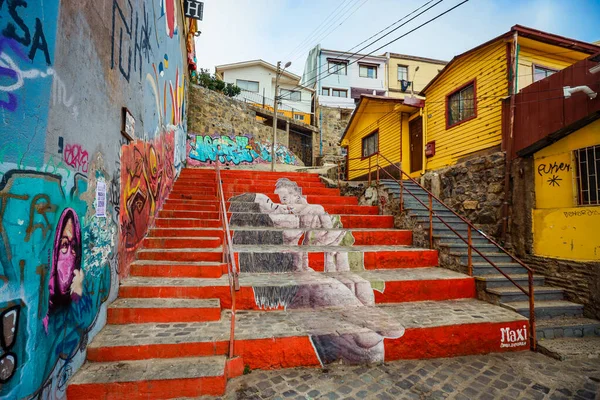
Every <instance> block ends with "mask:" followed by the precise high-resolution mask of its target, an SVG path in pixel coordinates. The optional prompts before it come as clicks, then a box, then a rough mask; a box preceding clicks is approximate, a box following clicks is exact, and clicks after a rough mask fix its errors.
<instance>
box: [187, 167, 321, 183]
mask: <svg viewBox="0 0 600 400" xmlns="http://www.w3.org/2000/svg"><path fill="white" fill-rule="evenodd" d="M179 177H180V178H204V179H211V178H212V179H215V177H216V172H215V170H214V169H210V170H201V169H194V168H184V169H182V170H181V173H180V175H179ZM280 178H288V179H291V180H295V181H303V182H305V181H306V182H321V178H320V177H319V175H318V174H311V173H305V172H289V171H285V172H283V171H282V172H271V171H250V170H241V169H232V170H227V169H221V179H223V180H227V179H252V180H260V179H269V180H277V179H280Z"/></svg>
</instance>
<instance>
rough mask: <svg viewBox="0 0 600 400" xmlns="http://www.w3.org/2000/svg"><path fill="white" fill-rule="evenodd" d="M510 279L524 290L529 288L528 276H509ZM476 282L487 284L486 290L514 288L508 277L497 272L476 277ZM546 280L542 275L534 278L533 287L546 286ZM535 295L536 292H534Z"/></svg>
mask: <svg viewBox="0 0 600 400" xmlns="http://www.w3.org/2000/svg"><path fill="white" fill-rule="evenodd" d="M508 276H510V278H511V279H512V280H513V281H515V282H517V283H518V284H519V285H521V286H522V287H523V288H525V289H527V288H528V287H529V277H528V275H527V274H508ZM475 280H476V281H478V282H482V283H484V284H485V287H486V288H489V289H491V288H497V287H507V286H509V287H510V286H513V287H514V285H513V284H512V282H511V281H509V280H508V279H506V277H505V276H504V275H502V274H499V273H498V272H497V271H496V274H490V275H480V276H475ZM544 282H545V279H544V277H543V276H541V275H534V276H533V285H534V286H544ZM534 293H535V292H534Z"/></svg>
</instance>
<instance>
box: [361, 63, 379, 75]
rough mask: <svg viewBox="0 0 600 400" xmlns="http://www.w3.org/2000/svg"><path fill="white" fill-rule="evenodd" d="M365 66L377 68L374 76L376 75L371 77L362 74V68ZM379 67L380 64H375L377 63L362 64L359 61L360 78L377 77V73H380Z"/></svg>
mask: <svg viewBox="0 0 600 400" xmlns="http://www.w3.org/2000/svg"><path fill="white" fill-rule="evenodd" d="M363 67H366V68H374V69H375V76H374V77H370V76H362V75H361V74H360V71H361V69H362V68H363ZM378 69H379V66H378V65H375V64H361V63H358V77H359V78H366V79H377V75H378V71H377V70H378Z"/></svg>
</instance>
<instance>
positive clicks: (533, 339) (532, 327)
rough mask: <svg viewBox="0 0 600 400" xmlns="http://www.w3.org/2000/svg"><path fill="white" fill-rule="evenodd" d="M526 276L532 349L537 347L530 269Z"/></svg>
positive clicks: (531, 273)
mask: <svg viewBox="0 0 600 400" xmlns="http://www.w3.org/2000/svg"><path fill="white" fill-rule="evenodd" d="M527 275H528V276H527V278H528V280H529V330H530V332H531V334H530V338H531V339H530V340H531V349H532V350H533V351H535V350H536V348H537V333H536V331H535V304H534V293H533V272H532V271H531V270H529V271H527Z"/></svg>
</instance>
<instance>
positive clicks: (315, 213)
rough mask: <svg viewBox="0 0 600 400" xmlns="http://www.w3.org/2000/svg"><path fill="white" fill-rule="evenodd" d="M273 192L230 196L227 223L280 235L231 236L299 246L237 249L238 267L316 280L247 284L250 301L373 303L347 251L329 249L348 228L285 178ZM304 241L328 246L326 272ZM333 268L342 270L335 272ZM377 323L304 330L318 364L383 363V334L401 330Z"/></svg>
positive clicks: (342, 242)
mask: <svg viewBox="0 0 600 400" xmlns="http://www.w3.org/2000/svg"><path fill="white" fill-rule="evenodd" d="M274 193H275V194H276V195H277V196H278V197H279V201H280V203H274V202H273V201H271V199H270V198H269V197H268V196H266V195H265V194H262V193H244V194H242V195H238V196H234V197H232V198H230V199H229V202H230V203H231V206H230V208H229V211H230V212H232V213H233V214H232V217H231V220H230V223H231V225H232V226H246V227H255V228H276V229H282V230H281V231H279V232H277V233H280V235H279V236H264V235H263V236H262V237H260V239H259V240H253V239H257V238H258V237H257V236H254V237H252V236H250V237H248V235H244V234H243V233H239V232H236V233H234V236H233V241H234V243H236V244H244V245H249V244H253V245H257V246H264V245H283V246H299V247H300V250H299V251H287V252H285V251H284V252H281V253H280V252H274V253H268V254H267V253H263V254H261V255H262V256H263V257H256V253H241V254H240V256H239V265H240V271H241V272H242V273H244V272H258V273H282V272H283V273H285V272H288V273H297V274H301V275H303V277H306V276H310V277H311V278H312V279H314V280H315V283H316V284H315V285H297V286H293V285H292V286H287V287H284V288H282V287H278V286H262V287H253V291H254V300H255V302H256V306H257V307H258V308H259V309H265V310H269V309H281V308H283V309H290V310H291V309H304V308H321V307H363V306H374V305H375V297H374V294H373V289H372V288H371V283H370V282H369V281H367V280H366V279H364V278H362V277H360V276H358V275H355V274H352V273H351V268H350V262H349V259H348V258H349V252H348V251H335V247H337V246H352V244H353V243H354V237H353V236H352V232H350V231H348V230H345V229H343V226H342V223H341V222H340V219H339V217H336V216H332V215H329V214H328V213H327V212H325V209H324V208H323V206H321V205H318V204H309V203H308V201H307V200H306V197H304V196H303V195H302V188H301V187H299V186H298V184H297V183H296V182H294V181H291V180H290V179H288V178H280V179H279V180H277V182H276V184H275V190H274ZM248 217H250V218H248ZM269 239H271V240H269ZM304 246H323V247H325V246H326V247H328V248H329V249H328V250H326V251H324V252H323V255H324V265H323V271H324V272H326V273H331V275H330V276H325V275H321V274H319V273H318V272H317V271H315V270H313V269H312V268H311V267H310V266H309V257H308V253H307V252H304V251H302V247H304ZM331 247H333V249H331ZM265 256H266V257H265ZM357 261H358V262H357V263H353V264H354V269H356V270H360V269H362V270H364V267H363V266H362V260H361V259H360V258H359V259H358V260H357ZM335 273H342V274H343V275H341V276H339V277H338V276H337V275H336V274H335ZM382 291H383V290H382ZM384 319H385V318H384ZM387 319H389V318H387ZM322 322H323V323H327V322H326V321H322ZM377 325H378V320H377V318H374V319H373V320H372V321H370V322H369V323H368V324H367V326H364V324H363V325H357V326H356V332H355V333H347V334H342V335H331V334H329V335H319V333H318V332H319V327H318V326H312V327H311V326H307V327H306V329H307V332H309V335H310V341H311V344H312V345H313V347H314V349H315V351H316V355H317V357H318V359H319V362H320V364H321V365H325V364H328V363H331V362H334V361H338V360H343V361H345V362H349V363H352V364H361V363H374V362H383V361H384V359H385V357H384V344H383V341H384V339H385V338H389V339H398V338H400V337H401V336H402V335H403V334H404V328H403V327H402V325H401V324H399V323H395V324H394V323H388V324H387V326H382V327H378V326H377Z"/></svg>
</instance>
